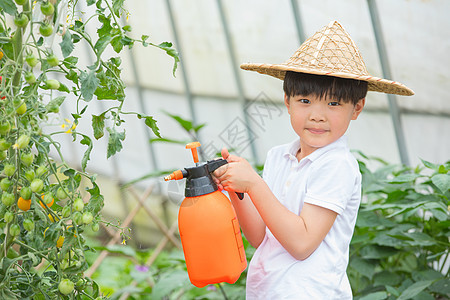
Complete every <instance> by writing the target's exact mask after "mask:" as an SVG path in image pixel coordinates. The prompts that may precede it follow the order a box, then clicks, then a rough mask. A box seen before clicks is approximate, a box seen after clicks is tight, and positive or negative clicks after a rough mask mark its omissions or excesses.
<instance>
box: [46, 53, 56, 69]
mask: <svg viewBox="0 0 450 300" xmlns="http://www.w3.org/2000/svg"><path fill="white" fill-rule="evenodd" d="M47 63H48V64H49V65H50V66H52V67H56V66H57V65H58V64H59V59H58V57H56V55H54V54H51V55H49V56H47Z"/></svg>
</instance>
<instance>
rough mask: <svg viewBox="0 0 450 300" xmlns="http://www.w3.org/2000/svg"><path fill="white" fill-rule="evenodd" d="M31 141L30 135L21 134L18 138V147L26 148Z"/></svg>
mask: <svg viewBox="0 0 450 300" xmlns="http://www.w3.org/2000/svg"><path fill="white" fill-rule="evenodd" d="M29 143H30V136H29V135H26V134H22V135H21V136H19V138H18V139H17V142H16V144H17V149H23V148H26V147H27V146H28V144H29Z"/></svg>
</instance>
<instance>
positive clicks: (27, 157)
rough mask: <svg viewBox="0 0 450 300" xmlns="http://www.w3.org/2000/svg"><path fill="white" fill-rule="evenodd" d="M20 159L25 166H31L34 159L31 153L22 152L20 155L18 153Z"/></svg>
mask: <svg viewBox="0 0 450 300" xmlns="http://www.w3.org/2000/svg"><path fill="white" fill-rule="evenodd" d="M20 160H21V161H22V163H23V164H24V165H25V166H27V167H29V166H31V164H32V163H33V160H34V155H33V153H31V152H30V153H22V154H21V155H20Z"/></svg>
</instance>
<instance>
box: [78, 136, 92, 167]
mask: <svg viewBox="0 0 450 300" xmlns="http://www.w3.org/2000/svg"><path fill="white" fill-rule="evenodd" d="M82 136H83V139H82V140H81V141H80V144H82V145H86V146H88V148H87V149H86V151H85V152H84V155H83V159H82V160H81V169H82V170H83V172H84V171H86V166H87V162H88V160H89V159H90V156H91V151H92V147H93V145H92V141H91V138H90V137H88V136H87V135H84V134H82Z"/></svg>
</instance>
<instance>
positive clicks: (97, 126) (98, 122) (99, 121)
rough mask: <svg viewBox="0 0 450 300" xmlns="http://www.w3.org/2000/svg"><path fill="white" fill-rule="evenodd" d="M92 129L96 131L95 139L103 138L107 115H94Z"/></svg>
mask: <svg viewBox="0 0 450 300" xmlns="http://www.w3.org/2000/svg"><path fill="white" fill-rule="evenodd" d="M92 129H93V130H94V137H95V138H96V139H97V140H98V139H99V138H101V137H102V136H103V132H104V130H105V114H104V113H103V114H101V115H99V116H96V115H92Z"/></svg>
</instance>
